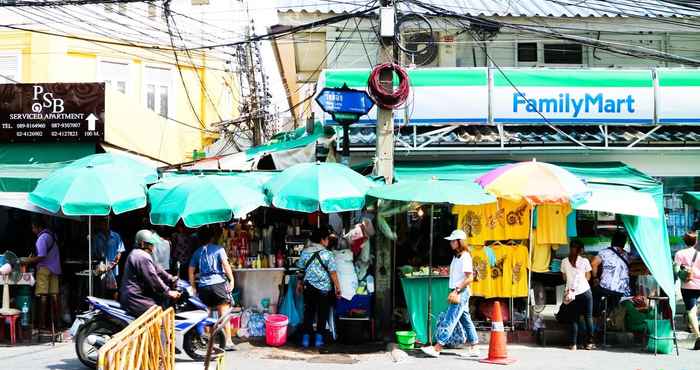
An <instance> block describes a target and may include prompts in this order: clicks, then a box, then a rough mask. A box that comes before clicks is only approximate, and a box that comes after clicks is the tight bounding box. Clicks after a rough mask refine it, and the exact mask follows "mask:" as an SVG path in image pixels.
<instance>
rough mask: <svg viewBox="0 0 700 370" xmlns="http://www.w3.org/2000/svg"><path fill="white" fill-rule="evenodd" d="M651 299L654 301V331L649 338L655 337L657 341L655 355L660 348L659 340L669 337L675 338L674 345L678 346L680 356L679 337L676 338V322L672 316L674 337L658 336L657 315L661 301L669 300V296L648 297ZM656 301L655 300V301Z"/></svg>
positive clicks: (677, 352)
mask: <svg viewBox="0 0 700 370" xmlns="http://www.w3.org/2000/svg"><path fill="white" fill-rule="evenodd" d="M648 298H649V300H650V301H652V302H653V303H654V333H653V334H650V335H649V339H653V340H655V341H656V345H655V346H654V356H656V355H657V354H658V348H659V340H668V339H673V345H674V346H675V347H676V356H680V352H679V351H678V338H676V323H675V320H673V318H671V330H672V332H673V336H672V337H662V336H658V335H657V333H658V327H657V323H658V320H657V317H658V314H659V302H661V301H668V297H648ZM654 301H655V302H654Z"/></svg>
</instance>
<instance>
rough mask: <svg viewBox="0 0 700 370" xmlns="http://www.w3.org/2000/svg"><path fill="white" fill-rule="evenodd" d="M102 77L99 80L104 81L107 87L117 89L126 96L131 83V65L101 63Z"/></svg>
mask: <svg viewBox="0 0 700 370" xmlns="http://www.w3.org/2000/svg"><path fill="white" fill-rule="evenodd" d="M99 71H100V75H99V76H98V79H99V80H100V81H104V83H105V85H107V86H108V87H111V88H112V89H115V90H117V91H119V92H121V93H122V94H126V88H127V85H128V83H129V75H130V73H129V72H130V66H129V63H118V62H107V61H101V62H100V68H99Z"/></svg>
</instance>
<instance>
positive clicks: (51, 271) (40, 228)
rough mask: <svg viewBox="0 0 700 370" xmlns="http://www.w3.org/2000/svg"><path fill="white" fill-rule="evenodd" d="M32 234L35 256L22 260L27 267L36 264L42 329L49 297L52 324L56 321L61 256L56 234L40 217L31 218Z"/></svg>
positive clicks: (36, 291) (36, 290) (37, 293)
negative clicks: (34, 240) (34, 236)
mask: <svg viewBox="0 0 700 370" xmlns="http://www.w3.org/2000/svg"><path fill="white" fill-rule="evenodd" d="M32 232H33V233H34V234H35V235H36V236H37V238H36V244H35V246H36V256H30V257H27V258H26V259H24V263H26V264H28V265H33V264H36V286H35V287H34V289H35V290H34V292H35V294H36V296H37V297H39V301H40V308H39V323H38V324H39V325H38V326H39V328H41V329H44V328H46V326H45V320H46V313H47V311H46V308H47V304H48V299H49V297H50V298H51V309H52V314H53V318H54V322H55V321H57V320H58V317H59V316H58V313H59V305H58V302H59V300H58V293H59V277H60V276H61V256H60V252H59V248H58V239H57V238H56V234H54V233H53V232H52V231H51V230H49V228H48V226H47V223H46V220H45V219H44V218H43V217H41V216H34V217H32Z"/></svg>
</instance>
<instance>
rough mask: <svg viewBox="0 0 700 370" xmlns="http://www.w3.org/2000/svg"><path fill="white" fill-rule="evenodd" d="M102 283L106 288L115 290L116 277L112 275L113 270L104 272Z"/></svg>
mask: <svg viewBox="0 0 700 370" xmlns="http://www.w3.org/2000/svg"><path fill="white" fill-rule="evenodd" d="M102 285H103V286H104V288H105V289H108V290H117V277H116V276H115V275H114V270H109V271H107V272H105V274H104V276H103V277H102Z"/></svg>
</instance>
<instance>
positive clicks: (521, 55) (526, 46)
mask: <svg viewBox="0 0 700 370" xmlns="http://www.w3.org/2000/svg"><path fill="white" fill-rule="evenodd" d="M518 62H525V63H528V62H532V63H536V62H537V43H536V42H519V43H518Z"/></svg>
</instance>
